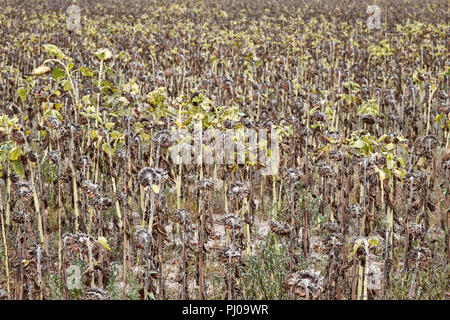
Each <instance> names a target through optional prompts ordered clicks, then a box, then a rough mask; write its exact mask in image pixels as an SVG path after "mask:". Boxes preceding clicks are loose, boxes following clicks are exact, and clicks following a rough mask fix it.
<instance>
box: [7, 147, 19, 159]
mask: <svg viewBox="0 0 450 320" xmlns="http://www.w3.org/2000/svg"><path fill="white" fill-rule="evenodd" d="M21 154H22V149H21V148H20V147H14V148H13V149H12V150H11V151H10V152H9V160H11V161H16V160H18V159H19V158H20V156H21Z"/></svg>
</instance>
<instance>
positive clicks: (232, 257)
mask: <svg viewBox="0 0 450 320" xmlns="http://www.w3.org/2000/svg"><path fill="white" fill-rule="evenodd" d="M218 255H219V260H220V261H221V262H223V263H229V262H230V263H231V264H236V263H237V262H239V260H240V258H241V253H240V252H239V250H238V249H237V248H236V247H235V246H233V245H231V246H228V247H226V248H223V249H222V250H220V251H219V253H218Z"/></svg>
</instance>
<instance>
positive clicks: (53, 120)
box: [45, 116, 61, 129]
mask: <svg viewBox="0 0 450 320" xmlns="http://www.w3.org/2000/svg"><path fill="white" fill-rule="evenodd" d="M45 121H46V123H47V125H48V126H49V127H50V128H53V129H59V128H60V127H61V121H59V119H58V118H57V117H55V116H49V117H48V118H47V120H45Z"/></svg>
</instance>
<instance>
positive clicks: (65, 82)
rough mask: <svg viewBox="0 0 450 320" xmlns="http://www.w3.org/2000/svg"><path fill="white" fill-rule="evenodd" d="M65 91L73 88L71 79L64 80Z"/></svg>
mask: <svg viewBox="0 0 450 320" xmlns="http://www.w3.org/2000/svg"><path fill="white" fill-rule="evenodd" d="M62 85H63V89H64V91H70V90H71V89H72V84H71V83H70V81H69V80H64V82H63V83H62Z"/></svg>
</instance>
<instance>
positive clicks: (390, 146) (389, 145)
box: [386, 142, 395, 151]
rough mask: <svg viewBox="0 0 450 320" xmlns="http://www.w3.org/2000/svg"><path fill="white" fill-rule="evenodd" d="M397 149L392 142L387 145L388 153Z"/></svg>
mask: <svg viewBox="0 0 450 320" xmlns="http://www.w3.org/2000/svg"><path fill="white" fill-rule="evenodd" d="M394 148H395V144H393V143H392V142H391V143H388V144H387V145H386V149H387V150H388V151H391V150H392V149H394Z"/></svg>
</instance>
